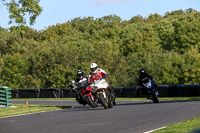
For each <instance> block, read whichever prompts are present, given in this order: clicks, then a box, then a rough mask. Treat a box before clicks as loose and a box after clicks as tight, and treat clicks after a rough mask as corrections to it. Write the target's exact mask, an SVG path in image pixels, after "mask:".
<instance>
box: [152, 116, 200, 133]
mask: <svg viewBox="0 0 200 133" xmlns="http://www.w3.org/2000/svg"><path fill="white" fill-rule="evenodd" d="M199 125H200V117H198V118H194V119H192V120H187V121H184V122H180V123H176V124H172V125H169V126H167V127H166V128H163V129H160V130H157V131H154V132H152V133H196V132H198V133H199V132H200V127H199ZM197 130H198V131H197Z"/></svg>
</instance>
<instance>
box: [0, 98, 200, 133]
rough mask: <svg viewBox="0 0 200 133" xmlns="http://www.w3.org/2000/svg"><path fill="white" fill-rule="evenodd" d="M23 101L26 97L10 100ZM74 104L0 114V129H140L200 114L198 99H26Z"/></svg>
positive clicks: (42, 132)
mask: <svg viewBox="0 0 200 133" xmlns="http://www.w3.org/2000/svg"><path fill="white" fill-rule="evenodd" d="M13 103H23V104H25V101H13ZM29 104H40V105H72V106H73V108H69V109H63V110H56V111H48V112H42V113H34V114H29V115H22V116H14V117H7V118H0V133H143V132H146V131H149V130H153V129H157V128H160V127H163V126H167V125H169V124H172V123H177V122H181V121H184V120H188V119H192V118H194V117H198V116H200V101H182V102H180V101H179V102H178V101H173V102H166V101H165V102H162V101H161V102H160V103H157V104H154V103H152V102H151V101H117V105H116V106H114V107H113V108H112V109H107V110H105V109H104V108H103V107H102V106H101V105H99V107H97V108H94V109H93V108H91V107H90V106H81V105H79V104H78V103H76V101H29Z"/></svg>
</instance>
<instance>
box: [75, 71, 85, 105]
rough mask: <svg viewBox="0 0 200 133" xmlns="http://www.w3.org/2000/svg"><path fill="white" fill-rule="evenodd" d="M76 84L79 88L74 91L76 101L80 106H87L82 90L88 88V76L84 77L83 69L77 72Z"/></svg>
mask: <svg viewBox="0 0 200 133" xmlns="http://www.w3.org/2000/svg"><path fill="white" fill-rule="evenodd" d="M75 84H76V86H77V88H76V89H75V90H73V89H72V91H73V93H74V94H75V97H76V101H77V102H78V103H79V104H83V105H86V104H87V102H86V101H85V100H84V99H83V98H82V96H81V93H80V90H84V89H85V88H86V87H87V86H88V76H86V75H84V72H83V70H81V69H80V70H78V71H77V78H76V80H75Z"/></svg>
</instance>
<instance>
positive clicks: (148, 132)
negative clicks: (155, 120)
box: [144, 126, 166, 133]
mask: <svg viewBox="0 0 200 133" xmlns="http://www.w3.org/2000/svg"><path fill="white" fill-rule="evenodd" d="M163 128H166V126H164V127H160V128H156V129H153V130H150V131H147V132H144V133H151V132H153V131H156V130H160V129H163Z"/></svg>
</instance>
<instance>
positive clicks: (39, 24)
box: [0, 0, 200, 30]
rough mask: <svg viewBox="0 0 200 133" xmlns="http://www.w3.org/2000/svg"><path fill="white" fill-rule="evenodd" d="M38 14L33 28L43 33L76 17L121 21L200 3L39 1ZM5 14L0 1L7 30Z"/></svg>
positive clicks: (2, 23) (183, 0) (173, 0)
mask: <svg viewBox="0 0 200 133" xmlns="http://www.w3.org/2000/svg"><path fill="white" fill-rule="evenodd" d="M39 4H40V6H41V7H42V8H43V11H42V13H41V14H40V15H39V16H38V17H37V18H36V23H35V24H34V25H33V26H30V25H28V24H27V26H29V27H31V28H33V29H36V30H44V29H46V28H48V27H49V26H51V25H56V24H57V23H59V24H61V23H65V22H67V21H71V20H72V19H74V18H77V17H81V18H84V17H94V19H96V18H101V17H103V16H108V15H117V16H119V17H120V18H121V19H122V20H130V19H131V18H132V17H134V16H137V15H141V16H142V17H148V16H149V15H150V14H155V13H157V14H159V15H162V16H163V15H165V13H166V12H171V11H175V10H180V9H182V10H183V11H185V9H189V8H193V9H195V10H197V11H200V0H40V3H39ZM8 16H9V12H8V10H7V8H6V6H4V5H3V3H2V1H1V0H0V26H1V27H3V28H9V27H10V26H13V24H11V25H8V21H9V18H8Z"/></svg>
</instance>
